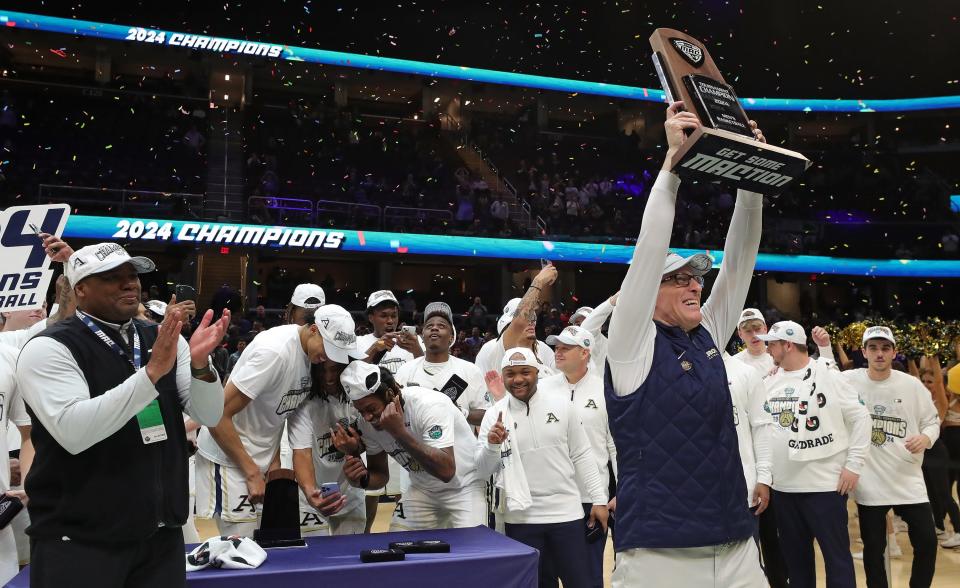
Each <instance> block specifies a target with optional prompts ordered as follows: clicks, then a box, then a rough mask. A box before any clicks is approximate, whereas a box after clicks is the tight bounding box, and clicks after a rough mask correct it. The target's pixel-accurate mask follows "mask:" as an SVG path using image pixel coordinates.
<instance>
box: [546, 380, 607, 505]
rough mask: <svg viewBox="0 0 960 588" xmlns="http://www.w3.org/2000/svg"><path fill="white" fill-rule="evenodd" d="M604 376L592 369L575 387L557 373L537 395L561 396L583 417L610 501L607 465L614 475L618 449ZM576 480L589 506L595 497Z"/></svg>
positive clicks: (581, 494) (585, 484)
mask: <svg viewBox="0 0 960 588" xmlns="http://www.w3.org/2000/svg"><path fill="white" fill-rule="evenodd" d="M601 373H602V372H599V371H597V370H596V368H594V367H591V368H590V369H589V370H587V375H585V376H584V377H582V378H580V381H578V382H577V383H576V384H571V383H570V382H569V381H568V380H567V377H566V376H565V375H564V374H562V373H560V374H556V375H554V376H550V377H549V378H547V379H545V380H542V381H541V382H540V383H539V384H537V394H551V395H559V396H562V397H563V398H565V399H566V400H568V401H570V403H571V404H573V408H574V412H575V414H576V415H577V417H579V418H580V423H581V424H582V425H583V430H584V432H585V433H586V434H587V440H588V441H590V448H591V449H592V450H593V457H594V460H596V462H597V470H598V471H599V472H600V481H601V483H602V486H603V492H604V496H606V497H607V499H608V500H609V498H610V497H609V496H608V494H609V487H610V470H609V468H607V462H608V461H610V462H612V463H613V468H614V474H616V468H617V446H616V445H614V444H613V435H611V434H610V426H609V422H608V420H607V401H606V399H605V398H604V396H603V377H601V376H600V374H601ZM577 481H578V484H579V487H580V502H582V503H585V504H590V503H591V502H592V498H591V496H590V489H589V488H588V487H587V482H586V480H581V479H578V480H577Z"/></svg>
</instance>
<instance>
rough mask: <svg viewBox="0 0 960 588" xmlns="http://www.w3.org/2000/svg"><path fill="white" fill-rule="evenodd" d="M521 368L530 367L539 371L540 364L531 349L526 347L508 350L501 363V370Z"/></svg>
mask: <svg viewBox="0 0 960 588" xmlns="http://www.w3.org/2000/svg"><path fill="white" fill-rule="evenodd" d="M520 366H529V367H532V368H534V369H536V370H537V371H539V370H540V362H539V361H537V357H536V356H535V355H534V354H533V351H531V350H530V349H528V348H526V347H513V348H511V349H507V352H506V353H504V354H503V359H502V360H501V361H500V369H501V370H503V369H506V368H508V367H520Z"/></svg>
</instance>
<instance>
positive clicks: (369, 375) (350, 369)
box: [340, 361, 380, 402]
mask: <svg viewBox="0 0 960 588" xmlns="http://www.w3.org/2000/svg"><path fill="white" fill-rule="evenodd" d="M340 384H341V385H342V386H343V389H344V390H346V392H347V396H349V397H350V401H351V402H356V401H357V400H360V399H361V398H365V397H367V396H370V395H371V394H373V393H374V392H376V391H377V388H379V387H380V366H377V365H373V364H372V363H367V362H365V361H353V362H350V365H348V366H347V367H346V369H344V370H343V373H341V374H340Z"/></svg>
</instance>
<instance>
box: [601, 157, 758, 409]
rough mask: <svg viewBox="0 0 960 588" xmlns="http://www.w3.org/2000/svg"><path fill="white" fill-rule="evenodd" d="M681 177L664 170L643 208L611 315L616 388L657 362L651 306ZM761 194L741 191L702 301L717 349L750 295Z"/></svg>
mask: <svg viewBox="0 0 960 588" xmlns="http://www.w3.org/2000/svg"><path fill="white" fill-rule="evenodd" d="M679 186H680V178H679V177H677V176H676V175H674V174H672V173H670V172H666V171H661V172H660V175H658V176H657V181H656V182H655V183H654V185H653V189H652V190H651V191H650V198H649V199H648V200H647V206H646V208H645V209H644V211H643V224H642V228H641V229H640V236H639V237H638V238H637V245H636V247H634V250H633V258H632V260H631V262H630V268H629V269H628V270H627V275H626V277H625V278H624V279H623V286H622V287H621V288H620V296H619V298H618V300H617V305H616V307H614V309H613V318H612V319H611V321H610V330H609V339H610V341H609V346H608V353H607V362H608V363H609V364H610V372H611V377H612V379H613V387H614V391H615V392H616V393H617V395H619V396H626V395H628V394H632V393H633V392H634V391H636V389H637V388H639V387H640V385H641V384H643V382H644V381H645V380H646V379H647V375H648V374H649V373H650V367H651V364H652V363H653V347H654V340H655V339H656V334H657V331H656V327H655V326H654V323H653V312H654V308H655V306H656V303H657V292H658V291H659V289H660V280H661V278H662V277H663V262H664V259H665V258H666V255H667V250H668V248H669V246H670V234H671V232H672V231H673V220H674V213H675V208H676V203H677V188H678V187H679ZM762 207H763V196H762V195H761V194H757V193H754V192H747V191H745V190H738V191H737V203H736V206H735V207H734V209H733V218H732V219H731V221H730V228H729V229H728V231H727V240H726V246H725V247H724V249H723V264H722V266H721V268H720V273H719V274H718V275H717V279H716V281H715V282H714V284H713V289H712V291H711V293H710V297H709V298H708V299H707V301H706V302H705V303H704V304H703V306H702V309H701V310H702V313H703V322H702V323H701V324H702V326H703V327H704V328H706V329H707V332H708V333H710V336H711V337H712V338H713V341H714V343H716V345H717V347H718V348H719V349H723V347H724V346H725V344H726V342H727V340H728V339H729V338H730V333H732V332H733V330H734V328H735V327H736V326H737V320H738V319H739V317H740V312H741V310H743V303H744V302H745V301H746V298H747V290H749V288H750V280H751V279H752V277H753V267H754V265H755V263H756V260H757V250H758V249H759V247H760V221H761V218H760V217H761V212H762Z"/></svg>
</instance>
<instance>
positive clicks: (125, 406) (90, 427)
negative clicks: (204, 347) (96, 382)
mask: <svg viewBox="0 0 960 588" xmlns="http://www.w3.org/2000/svg"><path fill="white" fill-rule="evenodd" d="M97 320H98V321H99V322H100V323H101V324H103V325H105V326H106V327H107V328H112V329H115V330H118V331H119V332H120V334H121V336H122V337H123V339H124V341H127V337H128V326H127V325H128V324H129V323H127V324H124V325H117V324H113V323H108V322H106V321H102V320H100V319H97ZM128 343H129V342H128ZM91 344H94V345H96V344H102V343H100V342H93V343H91ZM210 369H213V366H212V365H211V366H210ZM17 385H18V386H19V388H20V392H21V393H22V394H23V399H24V401H25V402H26V403H27V404H28V405H29V406H30V408H32V409H33V412H34V414H35V415H36V417H37V419H38V420H39V421H40V422H41V423H42V424H43V426H44V427H45V428H46V429H47V430H48V431H49V432H50V435H51V436H52V437H53V438H54V439H56V441H57V443H59V444H60V445H61V446H62V447H63V448H64V449H66V450H67V451H69V452H70V453H71V454H74V455H76V454H78V453H80V452H81V451H84V450H85V449H88V448H90V447H91V446H92V445H94V444H96V443H99V442H100V441H103V440H104V439H106V438H107V437H109V436H110V435H113V434H114V433H116V432H117V431H119V430H120V429H121V428H122V427H123V426H124V425H125V424H127V422H128V421H129V420H130V419H131V418H133V417H134V416H136V415H137V413H138V412H140V411H141V410H143V409H144V408H145V407H146V406H147V405H148V404H150V402H151V401H153V399H154V398H156V397H157V395H158V392H157V389H156V387H154V385H153V383H152V382H151V381H150V378H149V377H147V371H146V366H144V367H141V368H140V369H139V370H137V372H136V373H134V374H133V375H131V376H130V377H129V378H127V379H126V380H124V381H123V382H122V383H121V384H120V385H118V386H116V387H114V388H111V389H110V390H107V391H106V392H104V393H103V394H101V395H99V396H96V397H94V398H91V397H90V389H89V388H88V387H87V380H86V378H85V377H84V375H83V372H82V371H81V370H80V366H78V365H77V362H76V360H74V358H73V354H72V353H70V350H69V349H67V347H66V346H65V345H63V344H62V343H60V342H59V341H55V340H54V339H52V338H50V337H37V338H35V339H31V340H30V341H28V342H27V343H26V345H24V346H23V350H22V351H21V352H20V358H19V360H18V361H17ZM177 392H178V395H179V398H180V404H181V406H182V407H183V411H184V412H186V413H187V414H189V415H190V417H191V418H193V420H195V421H197V422H198V423H200V424H201V425H205V426H208V427H213V426H215V425H216V424H217V423H218V422H220V417H221V416H222V415H223V386H222V385H221V384H220V379H219V378H217V379H216V380H215V381H214V382H204V381H203V380H198V379H196V378H194V377H192V375H191V372H190V344H189V343H187V341H186V339H184V338H183V337H179V340H178V341H177Z"/></svg>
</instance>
